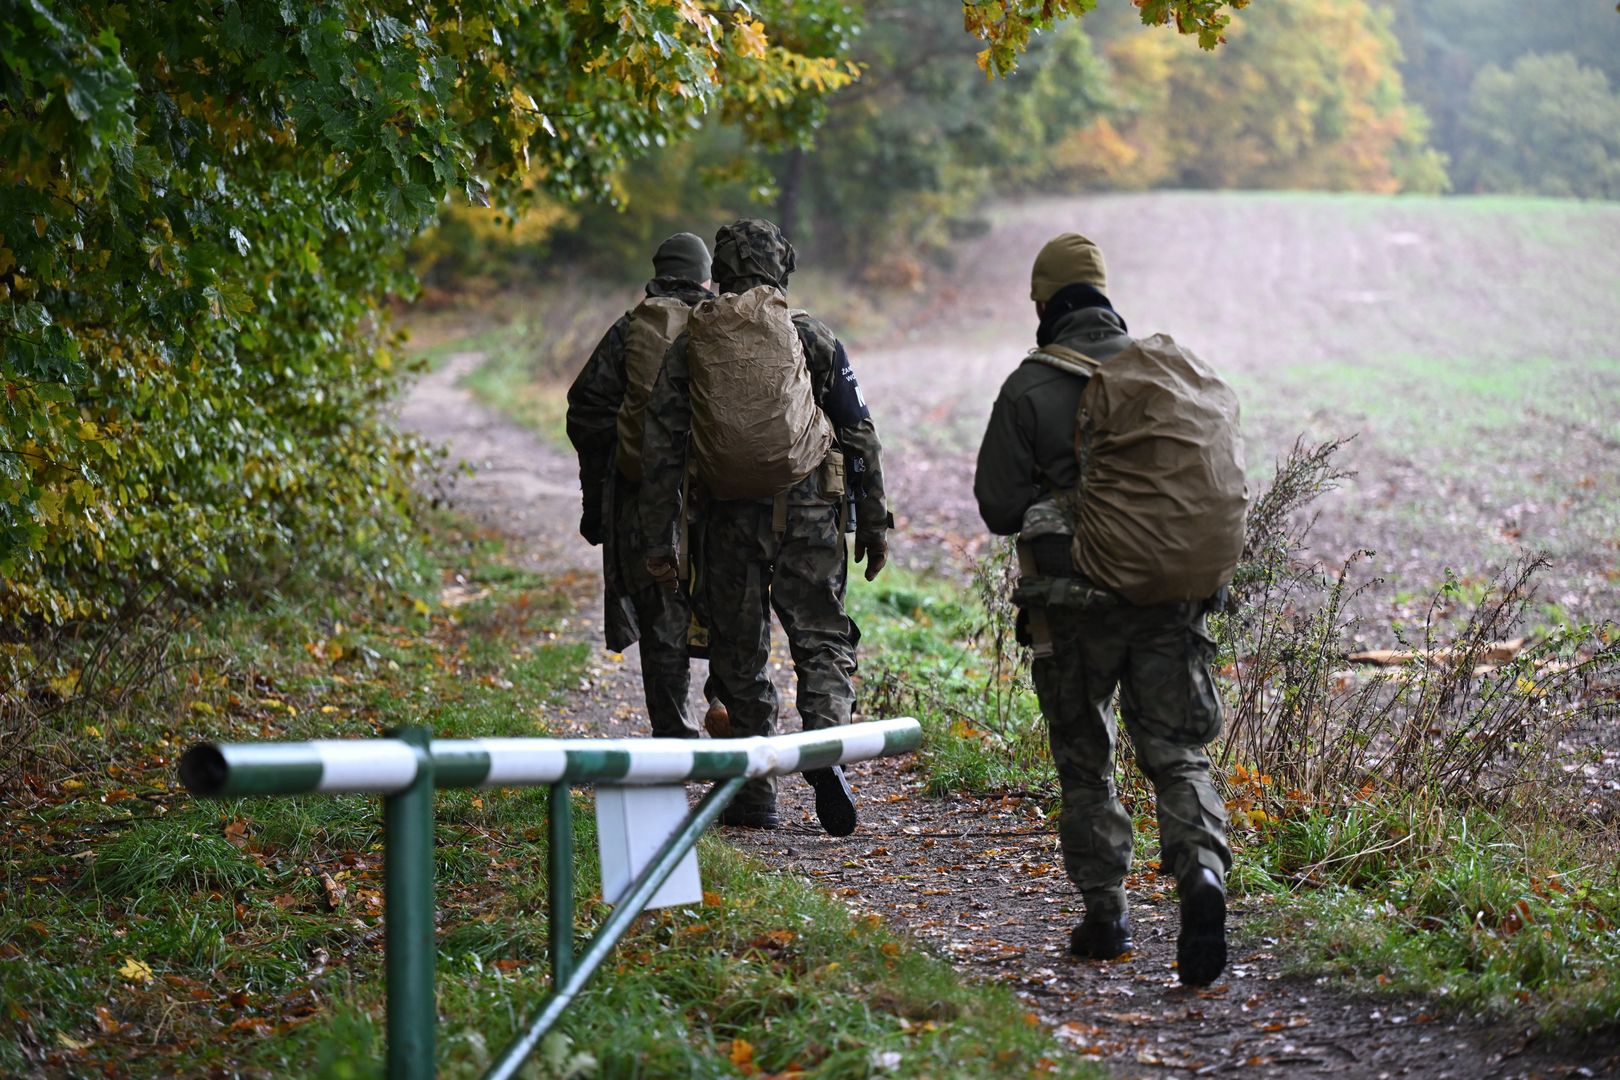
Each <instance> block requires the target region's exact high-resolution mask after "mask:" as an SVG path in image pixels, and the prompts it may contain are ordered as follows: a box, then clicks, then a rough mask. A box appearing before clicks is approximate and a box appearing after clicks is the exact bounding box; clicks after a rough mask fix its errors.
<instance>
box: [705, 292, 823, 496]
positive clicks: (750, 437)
mask: <svg viewBox="0 0 1620 1080" xmlns="http://www.w3.org/2000/svg"><path fill="white" fill-rule="evenodd" d="M687 332H688V334H689V335H690V336H689V338H688V344H687V350H686V358H687V366H688V368H689V370H690V372H691V378H692V383H691V387H692V447H693V453H694V456H695V458H696V459H697V469H698V475H699V476H700V477H701V478H702V480H703V482H704V484H706V485H707V486H708V489H709V491H710V493H711V494H713V495H714V497H715V498H717V499H763V498H768V497H770V496H773V495H777V494H779V493H781V492H783V491H786V490H787V489H788V488H790V487H792V486H793V485H794V484H796V483H798V482H799V481H800V480H802V479H804V478H805V477H806V476H808V475H809V474H810V473H811V472H812V471H813V470H814V469H815V468H816V467H817V466H819V465H820V464H821V463H822V461H823V460H825V458H826V457H827V451H828V450H830V449H831V448H832V425H831V423H829V422H828V420H827V417H826V415H825V414H824V413H822V411H821V409H820V407H819V406H817V405H816V398H815V392H814V390H813V389H812V388H811V385H810V370H809V368H808V367H806V366H805V360H804V346H803V344H801V343H800V341H799V332H798V330H797V329H795V328H794V326H793V315H792V312H791V311H790V310H789V309H788V306H787V300H786V298H785V297H783V295H782V293H781V292H780V291H779V290H777V289H775V288H772V287H771V286H769V285H760V286H758V287H756V288H753V289H749V290H748V291H747V292H744V293H736V294H727V295H725V296H720V297H717V298H715V299H713V300H705V301H703V302H702V303H701V304H699V305H698V306H697V308H696V309H694V310H693V312H692V318H691V321H690V322H689V323H688V324H687Z"/></svg>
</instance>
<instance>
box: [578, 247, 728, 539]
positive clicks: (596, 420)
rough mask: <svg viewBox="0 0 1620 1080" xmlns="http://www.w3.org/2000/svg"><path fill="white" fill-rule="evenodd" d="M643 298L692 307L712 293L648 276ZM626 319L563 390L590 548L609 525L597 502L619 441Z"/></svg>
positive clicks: (605, 337) (690, 284)
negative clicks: (675, 301) (666, 299)
mask: <svg viewBox="0 0 1620 1080" xmlns="http://www.w3.org/2000/svg"><path fill="white" fill-rule="evenodd" d="M647 295H648V296H674V297H677V298H679V299H681V300H685V301H686V302H687V303H689V304H696V303H699V302H700V301H702V300H705V299H707V298H708V297H710V296H713V295H714V294H713V293H711V292H709V291H708V290H707V289H704V288H703V287H702V286H700V285H697V284H695V283H694V282H690V281H681V280H679V279H677V278H654V279H653V280H651V281H649V282H648V283H647ZM629 321H630V313H629V312H626V313H625V314H623V315H621V316H620V317H619V318H618V320H617V321H615V322H614V324H613V325H612V326H611V327H609V328H608V332H607V333H606V334H604V335H602V340H601V341H600V342H598V343H597V346H596V348H595V350H593V351H592V353H591V355H590V359H588V360H586V361H585V366H584V367H583V368H581V369H580V372H579V374H578V375H577V376H576V377H575V378H574V382H573V385H571V386H570V387H569V388H568V418H567V425H568V440H569V442H571V443H573V444H574V450H575V452H576V453H578V454H579V487H580V496H581V498H582V499H583V502H584V507H583V510H584V512H583V514H582V515H581V517H580V533H581V534H582V535H583V536H584V537H585V539H586V540H588V541H589V542H590V543H592V544H599V543H601V542H602V540H603V538H604V536H605V530H606V528H607V527H609V526H611V524H612V523H611V522H607V523H604V522H603V520H602V503H603V496H604V491H605V485H606V484H607V482H608V481H609V480H610V479H611V474H612V470H613V459H614V449H615V448H616V447H617V446H618V443H619V406H620V405H621V404H623V403H624V393H625V385H626V382H625V380H626V376H625V366H624V331H625V326H626V325H627V324H628V323H629Z"/></svg>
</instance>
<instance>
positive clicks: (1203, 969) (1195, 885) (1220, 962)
mask: <svg viewBox="0 0 1620 1080" xmlns="http://www.w3.org/2000/svg"><path fill="white" fill-rule="evenodd" d="M1225 969H1226V893H1225V892H1224V891H1223V890H1222V889H1221V887H1220V884H1219V882H1217V881H1216V880H1215V876H1214V875H1213V874H1211V873H1210V872H1209V871H1208V870H1204V871H1201V872H1200V873H1198V874H1195V875H1194V876H1193V879H1192V880H1191V881H1190V882H1188V884H1187V887H1186V888H1185V889H1184V890H1183V892H1182V896H1181V936H1180V937H1179V938H1178V939H1177V940H1176V971H1177V973H1178V974H1179V975H1180V976H1181V981H1182V983H1183V984H1185V985H1187V986H1208V985H1209V984H1210V983H1212V982H1214V981H1215V980H1216V979H1217V978H1219V977H1220V974H1221V972H1222V971H1224V970H1225Z"/></svg>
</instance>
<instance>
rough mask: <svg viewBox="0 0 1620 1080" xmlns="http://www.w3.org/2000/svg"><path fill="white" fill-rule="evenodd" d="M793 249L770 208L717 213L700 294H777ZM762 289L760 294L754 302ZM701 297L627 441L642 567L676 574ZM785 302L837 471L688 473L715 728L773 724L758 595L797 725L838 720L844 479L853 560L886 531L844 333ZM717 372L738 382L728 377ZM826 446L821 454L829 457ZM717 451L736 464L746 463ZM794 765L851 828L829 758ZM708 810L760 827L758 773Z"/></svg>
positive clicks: (841, 716)
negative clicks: (739, 480)
mask: <svg viewBox="0 0 1620 1080" xmlns="http://www.w3.org/2000/svg"><path fill="white" fill-rule="evenodd" d="M795 262H796V257H795V254H794V250H793V245H792V244H790V243H788V241H787V238H786V237H784V236H783V235H782V232H781V230H780V229H778V228H777V227H776V225H774V224H773V223H771V222H769V221H763V220H759V219H747V220H743V221H738V222H735V223H734V224H732V225H728V226H726V227H725V228H723V229H721V230H720V231H719V233H717V234H716V236H715V240H714V277H715V284H716V286H717V287H718V288H719V290H720V291H721V292H722V293H725V294H730V295H728V296H726V297H722V298H721V300H720V301H716V302H714V306H715V307H719V306H721V305H723V304H724V302H725V301H727V300H733V299H735V300H738V301H739V302H740V300H741V299H742V297H740V296H739V295H738V294H749V295H753V294H754V292H755V291H756V290H760V289H766V290H775V291H776V292H777V293H784V292H785V291H786V289H787V281H788V276H789V275H790V274H791V273H792V272H793V269H794V266H795ZM756 299H761V297H756ZM777 299H779V298H777V297H771V296H769V295H768V294H765V295H764V296H763V301H764V302H767V303H768V302H769V301H773V300H777ZM710 306H711V305H708V304H705V305H703V306H701V307H700V308H699V309H698V311H697V312H696V313H695V314H694V315H693V322H692V324H690V325H689V329H688V331H687V332H686V333H683V334H682V335H681V336H680V337H679V338H677V339H676V341H675V343H674V345H673V346H671V348H670V350H669V353H668V354H667V355H666V357H665V359H664V366H663V370H662V371H661V372H660V373H659V376H658V382H657V384H656V385H655V386H654V387H653V393H652V400H651V401H650V403H649V404H648V407H647V423H646V434H645V436H644V439H643V443H642V458H643V461H644V467H645V470H646V472H645V478H644V481H643V491H644V494H643V498H642V522H643V526H644V532H645V535H646V537H647V542H648V548H647V553H646V554H647V567H648V570H649V572H650V573H652V574H653V575H654V576H655V577H662V578H664V579H665V580H667V581H669V582H671V583H673V582H674V580H675V578H676V565H677V563H676V559H677V555H678V553H679V549H680V544H681V536H680V520H681V519H680V513H681V492H682V485H683V481H684V479H685V478H686V477H687V476H688V470H687V461H688V451H689V448H691V449H693V452H694V454H696V449H695V446H694V444H696V443H698V441H699V439H698V432H697V431H695V429H694V408H693V388H694V385H695V379H694V375H693V373H694V371H696V370H697V365H698V364H699V363H701V362H703V359H704V358H703V357H702V356H701V355H694V354H695V353H696V349H697V347H696V346H695V345H694V341H695V340H696V339H695V338H694V333H693V329H692V327H696V326H698V325H699V322H700V320H702V319H704V317H705V312H706V311H707V310H708V309H709V308H710ZM779 306H780V305H779ZM786 316H787V317H790V318H791V324H792V326H791V333H792V334H793V335H796V337H797V344H798V345H799V346H801V347H802V350H803V357H804V359H803V363H804V367H806V368H807V369H808V380H809V389H810V397H811V398H813V405H811V406H810V409H811V411H812V412H815V411H819V413H820V414H822V415H823V416H824V417H825V421H826V422H827V424H828V425H829V426H830V429H831V437H832V443H833V446H834V449H835V450H836V451H837V452H838V453H840V454H841V455H842V458H843V462H844V467H843V469H842V470H839V472H840V475H839V476H838V477H837V478H836V480H837V483H836V485H832V484H829V478H830V477H829V471H828V462H827V461H824V462H823V463H822V465H821V467H817V468H815V469H814V470H813V471H812V472H810V473H809V474H808V475H807V476H804V477H803V479H800V480H798V481H796V482H793V483H792V485H791V486H790V487H788V488H787V489H786V490H785V491H782V492H779V493H777V494H775V495H774V496H770V497H764V498H752V499H751V498H719V497H714V496H713V495H712V493H711V492H709V491H706V490H705V485H704V483H703V481H702V479H701V476H699V477H698V478H696V479H694V480H693V481H692V490H691V498H692V500H693V501H694V502H695V503H698V504H699V505H700V507H701V511H700V514H699V517H700V519H701V520H702V522H703V527H702V530H701V534H700V535H694V536H692V537H691V539H690V547H691V549H692V551H691V555H692V560H693V577H694V579H695V580H696V582H697V584H696V586H695V595H694V597H693V603H694V606H696V607H697V608H698V609H699V610H700V611H701V612H702V613H703V614H704V615H705V616H706V618H707V620H708V625H709V630H710V654H709V670H710V672H711V673H712V674H713V675H714V677H715V679H716V680H717V681H718V683H719V686H720V695H721V699H722V701H724V703H725V705H726V706H727V708H728V709H729V711H730V732H729V733H730V734H732V735H737V736H752V735H769V734H770V733H771V731H772V728H773V727H774V725H775V723H776V719H777V713H778V704H777V695H776V687H775V685H774V684H773V683H772V682H771V677H770V673H769V670H768V668H769V662H770V644H771V630H770V617H771V611H772V610H773V609H774V610H775V612H776V614H777V617H778V618H779V619H780V620H781V622H782V628H783V629H784V630H785V631H786V632H787V636H788V644H789V648H790V650H791V652H792V654H793V667H794V671H795V674H796V676H797V678H798V700H797V705H798V712H799V716H800V718H801V720H802V721H803V725H804V728H805V729H806V730H810V729H814V728H825V727H834V726H837V725H840V724H847V723H849V720H850V713H851V710H852V708H853V706H854V703H855V692H854V688H853V684H852V682H851V677H852V676H853V675H854V674H855V666H856V665H855V646H856V643H857V642H858V641H859V640H860V630H859V628H858V627H857V626H856V625H855V622H854V620H852V619H851V618H850V617H849V616H848V614H846V613H845V611H844V588H845V585H846V582H847V574H848V570H847V565H846V555H845V550H846V549H845V534H844V527H843V523H844V521H845V517H846V508H845V495H844V491H845V488H846V486H847V489H848V490H849V491H852V492H853V493H854V496H855V498H854V502H855V510H856V525H855V548H854V554H855V561H856V562H860V561H862V560H863V559H864V560H865V561H866V579H867V580H868V581H870V580H872V579H873V578H874V577H876V576H877V574H878V572H879V571H880V570H881V569H882V568H883V565H884V563H885V562H886V560H887V557H888V539H887V530H888V529H889V527H890V525H891V524H892V516H891V515H890V513H889V509H888V504H887V500H886V498H885V496H884V490H883V463H882V447H881V445H880V444H879V442H878V433H877V426H876V424H875V423H874V422H873V420H872V415H871V412H870V410H868V409H867V407H866V400H865V398H864V397H863V396H862V394H861V388H860V384H859V383H858V382H857V381H856V378H855V372H854V371H853V370H852V369H851V367H850V364H849V359H848V357H847V356H846V355H845V353H844V347H843V345H842V344H840V343H839V341H838V339H837V337H835V336H834V335H833V333H832V331H831V330H829V329H828V328H827V327H826V325H825V324H823V323H822V322H821V321H820V320H819V319H816V318H814V317H813V316H811V315H810V314H809V313H807V312H804V311H790V312H787V313H786ZM731 385H740V381H734V382H732V383H731ZM773 408H775V406H773V405H772V403H771V402H770V401H765V402H762V403H760V402H753V403H750V404H749V406H748V411H749V412H751V413H753V414H755V415H759V416H762V417H765V418H768V419H770V420H771V422H772V423H773V424H782V425H785V424H787V423H788V420H787V418H786V415H785V412H783V413H779V414H778V415H776V416H774V417H773V416H772V415H771V414H772V410H773ZM782 408H783V409H784V410H785V408H786V406H785V405H784V406H782ZM817 422H818V423H819V422H820V420H819V418H817ZM831 458H832V455H831V454H829V455H828V459H829V461H830V460H831ZM725 464H727V465H734V466H735V467H736V468H738V469H742V468H744V467H746V465H747V464H748V463H747V462H735V463H725ZM699 465H700V467H701V465H702V460H701V458H699ZM700 471H701V468H700ZM835 486H836V490H834V487H835ZM805 778H806V779H807V780H809V781H810V783H811V785H812V786H813V787H814V788H815V790H816V812H817V815H818V817H819V818H820V820H821V823H822V825H823V827H824V828H826V830H827V831H828V832H829V833H831V834H833V835H835V836H842V835H847V834H848V833H850V832H852V831H853V830H854V829H855V824H856V815H855V805H854V800H853V797H852V796H851V794H850V789H849V785H848V784H847V783H846V782H845V781H844V777H843V773H842V770H841V769H839V768H838V767H837V766H832V767H831V768H824V769H813V770H811V771H809V772H807V773H805ZM721 822H722V823H724V824H730V825H739V826H744V827H749V828H766V829H768V828H775V827H776V826H777V824H778V819H777V814H776V789H775V784H774V782H773V780H772V779H771V778H769V777H765V778H761V779H757V780H751V781H749V783H748V784H747V785H746V786H745V787H744V788H743V789H742V791H740V792H739V793H738V795H737V797H736V799H735V800H734V801H733V803H732V804H731V805H730V806H728V807H727V808H726V810H725V811H724V813H723V814H722V816H721Z"/></svg>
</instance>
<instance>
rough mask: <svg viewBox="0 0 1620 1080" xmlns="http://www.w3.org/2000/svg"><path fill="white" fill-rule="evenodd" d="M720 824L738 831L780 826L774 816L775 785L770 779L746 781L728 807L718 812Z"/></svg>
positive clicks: (761, 778)
mask: <svg viewBox="0 0 1620 1080" xmlns="http://www.w3.org/2000/svg"><path fill="white" fill-rule="evenodd" d="M720 824H722V825H734V826H736V827H737V828H740V829H774V828H776V827H777V826H778V825H780V824H781V821H780V820H779V819H778V818H777V816H776V784H775V782H774V781H773V780H772V779H771V778H770V777H760V778H757V779H754V780H750V781H748V782H747V783H746V784H744V785H743V786H742V790H741V791H739V792H737V797H736V798H734V799H733V800H732V801H731V802H730V804H729V805H727V806H726V808H725V809H724V810H722V811H720Z"/></svg>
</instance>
